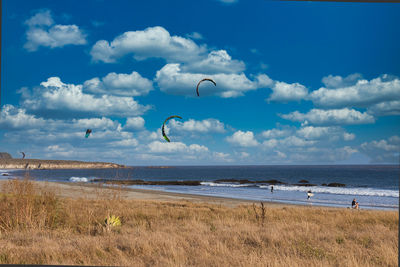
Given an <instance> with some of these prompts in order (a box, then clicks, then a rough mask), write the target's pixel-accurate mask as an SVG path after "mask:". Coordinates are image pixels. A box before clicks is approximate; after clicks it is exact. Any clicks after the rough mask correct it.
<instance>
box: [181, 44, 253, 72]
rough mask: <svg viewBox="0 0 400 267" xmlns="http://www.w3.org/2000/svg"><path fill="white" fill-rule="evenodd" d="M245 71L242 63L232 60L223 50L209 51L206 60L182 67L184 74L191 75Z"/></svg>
mask: <svg viewBox="0 0 400 267" xmlns="http://www.w3.org/2000/svg"><path fill="white" fill-rule="evenodd" d="M244 69H245V64H244V63H243V62H242V61H239V60H234V59H232V57H231V56H230V55H229V54H228V52H226V51H225V50H218V51H211V52H210V53H209V54H208V55H207V57H206V58H203V59H202V60H199V61H193V62H190V63H188V64H186V65H183V67H182V70H183V71H184V72H192V73H204V74H214V73H238V72H242V71H243V70H244Z"/></svg>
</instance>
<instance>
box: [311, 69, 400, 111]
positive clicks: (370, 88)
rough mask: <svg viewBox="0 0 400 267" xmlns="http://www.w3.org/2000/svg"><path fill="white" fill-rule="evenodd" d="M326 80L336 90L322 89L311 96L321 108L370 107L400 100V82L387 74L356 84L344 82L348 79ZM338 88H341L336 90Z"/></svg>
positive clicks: (332, 78)
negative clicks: (335, 81)
mask: <svg viewBox="0 0 400 267" xmlns="http://www.w3.org/2000/svg"><path fill="white" fill-rule="evenodd" d="M356 77H357V78H358V77H359V76H356ZM326 79H328V81H329V82H327V81H325V83H326V84H328V85H330V87H333V86H335V88H324V87H322V88H320V89H318V90H316V91H314V92H312V93H311V94H310V99H311V100H312V101H313V102H314V104H315V105H317V106H319V107H323V108H342V107H369V106H371V105H374V104H379V103H382V102H388V101H399V100H400V80H399V79H398V78H397V77H392V76H389V75H386V74H385V75H382V77H378V78H375V79H372V80H370V81H368V80H364V79H360V80H357V82H356V83H355V84H351V83H347V82H344V81H343V80H346V79H348V77H347V78H346V79H342V78H341V77H338V76H336V78H334V77H330V78H329V77H328V78H326ZM335 79H336V80H339V81H338V82H337V83H334V82H333V81H332V80H335ZM352 79H353V78H352ZM336 86H341V87H338V88H336ZM397 107H398V106H397Z"/></svg>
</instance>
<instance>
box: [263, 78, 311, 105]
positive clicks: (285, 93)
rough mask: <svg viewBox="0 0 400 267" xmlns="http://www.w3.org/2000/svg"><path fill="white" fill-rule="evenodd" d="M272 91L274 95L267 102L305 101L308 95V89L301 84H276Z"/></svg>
mask: <svg viewBox="0 0 400 267" xmlns="http://www.w3.org/2000/svg"><path fill="white" fill-rule="evenodd" d="M271 89H272V94H271V95H270V97H269V98H268V99H267V101H278V102H287V101H299V100H301V99H305V98H306V97H307V94H308V90H307V88H306V87H305V86H303V85H301V84H299V83H292V84H288V83H285V82H275V84H274V85H273V86H272V87H271Z"/></svg>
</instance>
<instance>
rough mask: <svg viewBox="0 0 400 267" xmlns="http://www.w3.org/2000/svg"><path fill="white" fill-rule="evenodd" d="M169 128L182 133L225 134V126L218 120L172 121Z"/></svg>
mask: <svg viewBox="0 0 400 267" xmlns="http://www.w3.org/2000/svg"><path fill="white" fill-rule="evenodd" d="M169 126H170V127H171V128H174V129H176V130H177V131H180V132H181V131H187V132H195V133H210V132H214V133H224V132H225V125H224V124H223V123H222V122H220V121H219V120H216V119H205V120H201V121H197V120H193V119H189V120H187V121H185V122H180V121H176V120H171V122H170V123H169Z"/></svg>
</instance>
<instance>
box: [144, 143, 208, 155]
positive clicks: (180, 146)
mask: <svg viewBox="0 0 400 267" xmlns="http://www.w3.org/2000/svg"><path fill="white" fill-rule="evenodd" d="M148 149H149V150H148V152H150V153H203V152H207V151H208V148H207V147H205V146H201V145H197V144H192V145H189V146H187V145H186V144H184V143H182V142H168V143H166V142H160V141H153V142H151V143H150V144H148Z"/></svg>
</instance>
